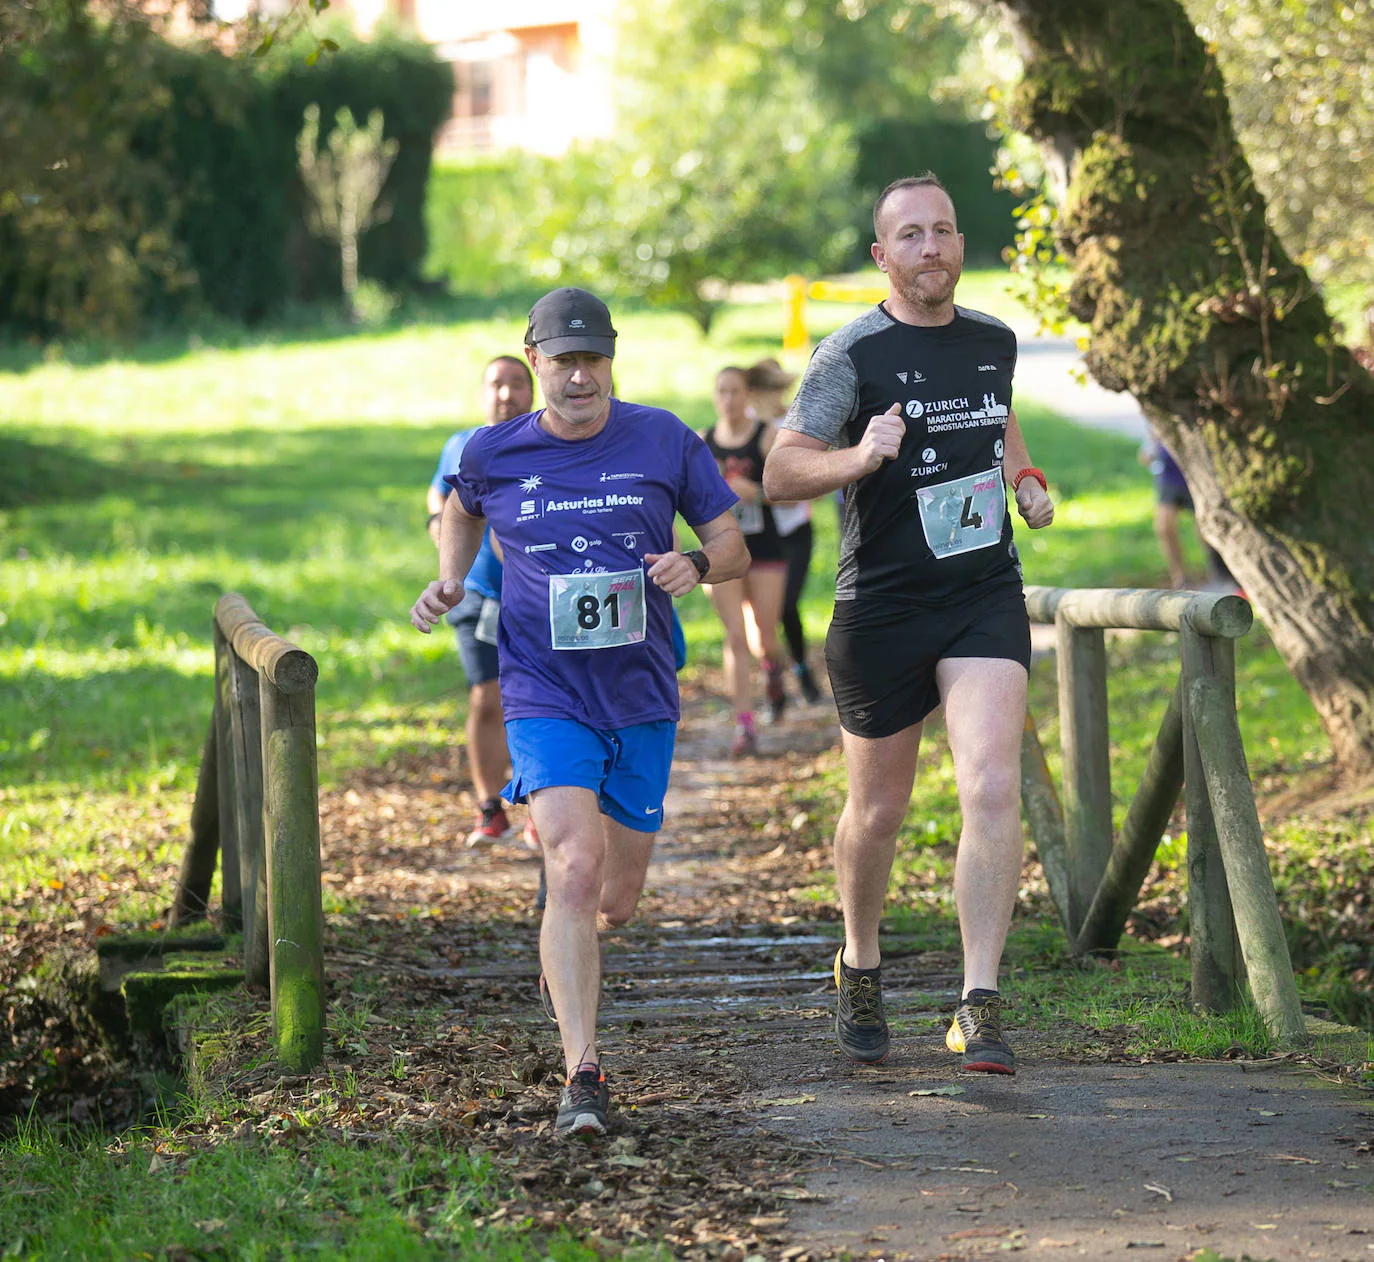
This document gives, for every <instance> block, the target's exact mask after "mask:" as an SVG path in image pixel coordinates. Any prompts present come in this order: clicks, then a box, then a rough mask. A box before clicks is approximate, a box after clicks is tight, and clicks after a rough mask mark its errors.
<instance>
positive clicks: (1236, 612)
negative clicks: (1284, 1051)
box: [1021, 587, 1308, 1046]
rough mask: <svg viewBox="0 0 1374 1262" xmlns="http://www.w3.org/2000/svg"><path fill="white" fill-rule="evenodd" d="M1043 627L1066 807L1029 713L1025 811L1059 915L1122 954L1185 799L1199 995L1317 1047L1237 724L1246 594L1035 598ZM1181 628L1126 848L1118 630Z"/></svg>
mask: <svg viewBox="0 0 1374 1262" xmlns="http://www.w3.org/2000/svg"><path fill="white" fill-rule="evenodd" d="M1026 609H1027V611H1028V612H1029V613H1030V618H1031V621H1032V622H1037V623H1051V624H1053V625H1054V627H1055V629H1056V633H1057V637H1058V644H1057V663H1058V670H1059V737H1060V747H1061V751H1062V754H1063V773H1062V779H1063V790H1064V792H1063V803H1062V807H1061V803H1060V798H1059V794H1058V792H1057V791H1056V789H1055V786H1054V783H1053V781H1052V779H1051V777H1050V773H1049V769H1048V767H1047V765H1046V762H1045V755H1044V750H1043V749H1042V747H1041V744H1040V739H1039V735H1038V733H1037V731H1036V727H1035V722H1034V719H1033V718H1032V717H1031V715H1030V714H1029V712H1028V713H1027V716H1026V729H1025V734H1024V738H1023V741H1022V749H1021V799H1022V806H1023V809H1024V811H1025V815H1026V819H1027V823H1028V825H1029V827H1030V830H1031V835H1032V837H1033V838H1034V839H1035V843H1036V848H1037V850H1038V851H1039V854H1040V860H1041V864H1042V866H1043V868H1044V871H1045V879H1046V881H1047V882H1048V884H1049V887H1050V895H1051V898H1052V899H1053V901H1054V905H1055V908H1056V910H1057V911H1058V913H1059V918H1060V920H1061V921H1062V922H1063V924H1064V928H1065V930H1066V931H1067V933H1068V935H1069V941H1070V942H1071V943H1073V944H1074V951H1075V952H1076V953H1078V954H1084V955H1086V954H1089V953H1092V952H1100V951H1107V950H1111V949H1113V948H1114V947H1115V946H1116V944H1117V943H1118V941H1119V940H1120V938H1121V934H1122V932H1123V931H1124V929H1125V925H1126V918H1127V917H1128V916H1129V915H1130V912H1131V909H1132V908H1133V907H1134V906H1135V903H1136V900H1137V899H1138V897H1139V895H1140V888H1141V885H1142V884H1143V882H1144V880H1145V877H1146V875H1147V873H1148V872H1149V869H1150V865H1151V863H1152V862H1153V860H1154V854H1155V850H1156V849H1157V848H1158V846H1159V842H1160V839H1161V837H1162V836H1163V834H1164V830H1165V828H1166V827H1167V826H1168V823H1169V818H1170V816H1171V815H1172V814H1173V810H1174V807H1175V806H1176V805H1177V803H1178V799H1179V794H1180V792H1182V794H1183V800H1184V806H1185V810H1186V813H1187V827H1188V851H1187V867H1188V920H1189V959H1190V964H1191V969H1192V997H1193V1002H1194V1003H1195V1004H1196V1005H1198V1006H1199V1007H1202V1008H1206V1009H1209V1010H1211V1011H1215V1012H1221V1011H1226V1010H1227V1009H1229V1008H1232V1007H1233V1006H1235V1004H1236V1002H1237V1001H1238V999H1239V997H1240V993H1241V986H1242V983H1243V982H1244V980H1245V978H1246V977H1247V976H1248V979H1249V983H1250V991H1251V994H1252V996H1253V998H1254V1001H1255V1006H1256V1008H1257V1009H1258V1010H1259V1012H1260V1014H1261V1015H1262V1017H1263V1018H1264V1021H1265V1024H1266V1026H1267V1027H1268V1029H1269V1031H1270V1033H1271V1034H1272V1035H1273V1036H1274V1037H1275V1039H1276V1040H1277V1041H1278V1042H1279V1043H1280V1044H1282V1045H1285V1046H1296V1045H1300V1044H1303V1043H1306V1042H1307V1041H1308V1035H1307V1030H1306V1026H1305V1022H1304V1019H1303V1014H1302V1007H1301V1005H1300V1003H1299V1000H1298V992H1297V985H1296V983H1295V982H1294V980H1293V966H1292V963H1291V961H1290V959H1289V956H1288V946H1287V941H1286V939H1285V937H1284V932H1283V922H1282V920H1281V918H1280V915H1279V907H1278V898H1277V897H1276V895H1275V893H1274V884H1273V880H1272V878H1271V876H1270V872H1269V861H1268V856H1267V854H1266V853H1265V849H1264V837H1263V833H1262V831H1261V829H1260V822H1259V815H1258V813H1257V811H1256V809H1255V799H1254V792H1253V789H1252V787H1251V784H1250V773H1249V770H1248V768H1247V766H1246V762H1245V751H1244V748H1243V747H1242V744H1241V736H1240V728H1239V726H1238V724H1237V722H1236V704H1235V641H1236V640H1237V639H1238V638H1239V637H1240V636H1243V635H1244V634H1245V633H1246V632H1247V631H1248V630H1249V629H1250V625H1251V622H1252V620H1253V614H1252V613H1251V610H1250V606H1249V604H1248V603H1247V602H1246V601H1245V600H1243V599H1242V598H1240V597H1239V596H1232V595H1209V594H1205V593H1199V592H1173V591H1137V590H1128V589H1110V588H1109V589H1100V590H1091V589H1070V588H1060V587H1028V588H1027V589H1026ZM1107 627H1122V628H1127V627H1130V628H1136V629H1139V630H1143V631H1175V632H1177V633H1178V638H1179V648H1180V659H1181V660H1180V672H1179V679H1178V683H1177V684H1176V685H1175V687H1174V689H1173V692H1172V694H1171V695H1170V697H1169V699H1168V703H1167V706H1166V708H1165V712H1164V717H1163V719H1162V721H1161V723H1160V726H1159V733H1158V735H1157V736H1156V737H1155V743H1154V747H1153V748H1152V749H1151V751H1150V755H1149V759H1148V760H1147V762H1146V766H1145V771H1144V774H1143V775H1142V776H1141V779H1140V784H1139V785H1138V787H1137V788H1136V792H1135V796H1134V797H1133V798H1132V800H1131V804H1130V806H1129V808H1128V809H1127V811H1126V815H1125V818H1124V820H1123V822H1122V826H1121V831H1120V834H1119V835H1118V836H1116V837H1115V838H1114V837H1113V830H1112V793H1111V766H1110V761H1109V750H1110V743H1109V731H1108V709H1107V658H1106V646H1105V640H1104V634H1103V633H1104V629H1105V628H1107Z"/></svg>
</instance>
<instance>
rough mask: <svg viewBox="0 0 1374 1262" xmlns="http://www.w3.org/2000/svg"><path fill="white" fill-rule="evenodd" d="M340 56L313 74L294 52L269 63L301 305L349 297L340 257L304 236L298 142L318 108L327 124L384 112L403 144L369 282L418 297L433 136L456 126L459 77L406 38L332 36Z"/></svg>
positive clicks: (371, 239) (295, 293)
mask: <svg viewBox="0 0 1374 1262" xmlns="http://www.w3.org/2000/svg"><path fill="white" fill-rule="evenodd" d="M332 38H334V39H335V41H336V42H337V43H338V44H339V49H338V51H337V52H333V53H330V54H328V55H327V56H323V57H321V58H319V60H317V61H316V62H315V63H314V64H313V65H307V64H306V61H305V58H304V57H303V56H300V55H299V54H298V53H297V52H295V51H293V50H290V49H288V50H282V51H281V53H280V54H277V53H274V54H273V55H272V56H271V57H268V58H266V59H264V62H265V64H264V65H263V70H262V74H263V77H264V82H265V83H266V84H267V85H268V87H269V99H270V102H271V112H272V117H273V119H274V120H275V122H276V125H277V127H278V128H279V129H280V146H281V147H280V148H279V149H277V150H274V153H273V159H274V160H275V162H276V163H277V164H278V168H277V178H278V179H280V180H281V181H282V183H283V184H284V186H285V187H286V188H287V190H288V193H287V196H288V205H289V208H290V213H289V215H288V219H287V223H288V235H287V239H286V257H287V262H288V274H289V277H290V289H291V294H290V296H291V297H292V298H296V299H302V300H307V301H308V300H311V299H315V298H322V297H328V298H334V297H338V296H339V295H340V294H341V293H342V289H341V286H340V282H339V259H338V250H337V248H336V247H335V246H333V245H331V244H330V243H329V242H326V241H319V240H317V239H315V238H314V237H312V236H311V235H310V234H309V233H308V232H307V230H306V227H305V214H304V205H305V202H304V198H305V190H304V188H303V187H302V186H301V182H300V177H299V176H298V175H297V173H296V150H295V140H296V135H297V133H298V132H299V131H300V129H301V124H302V121H303V118H304V114H305V107H306V106H307V105H310V104H312V103H314V104H317V105H319V107H320V117H321V118H333V117H334V115H335V114H336V113H337V112H338V111H339V110H340V109H341V108H343V107H344V106H347V107H348V108H349V109H350V110H352V111H353V116H354V117H355V118H360V119H362V118H366V117H367V116H368V115H369V114H370V113H371V112H372V111H373V110H381V111H382V115H383V117H384V118H385V120H386V135H387V137H388V138H394V139H395V140H397V141H398V142H399V143H400V149H399V151H398V152H397V155H396V160H395V162H394V163H392V166H391V174H390V175H389V176H388V177H387V182H386V185H385V187H384V189H383V191H382V201H383V202H385V203H387V204H389V205H390V207H391V215H390V217H389V218H388V219H387V220H386V222H384V223H379V224H377V225H376V226H375V227H373V228H371V229H369V231H368V232H366V233H365V234H364V235H363V238H362V240H361V242H360V243H359V262H360V268H361V271H362V274H363V275H364V276H366V277H369V278H370V279H372V280H375V281H379V282H380V283H381V284H383V285H385V286H386V287H387V288H389V289H407V288H413V287H414V286H415V285H416V284H417V283H418V282H419V280H420V270H421V265H422V264H423V262H424V259H425V255H426V252H427V240H426V233H425V192H426V186H427V184H428V182H429V173H430V163H431V159H432V155H433V149H434V135H435V132H437V131H438V129H439V127H440V126H441V125H442V123H443V122H444V120H445V119H446V118H448V115H449V110H450V109H451V106H452V101H453V70H452V68H451V67H450V66H449V65H448V63H447V62H441V61H439V60H438V59H437V58H436V57H435V55H434V50H433V48H431V47H430V46H429V45H428V44H422V43H420V42H418V41H417V40H414V39H410V38H407V37H405V36H404V35H402V34H400V33H398V32H394V31H391V32H387V31H383V32H380V33H379V34H378V35H377V36H376V37H375V38H374V39H372V40H369V41H367V42H363V41H361V40H357V39H352V38H350V37H349V36H348V35H347V34H346V33H344V32H342V31H337V30H336V31H333V32H332Z"/></svg>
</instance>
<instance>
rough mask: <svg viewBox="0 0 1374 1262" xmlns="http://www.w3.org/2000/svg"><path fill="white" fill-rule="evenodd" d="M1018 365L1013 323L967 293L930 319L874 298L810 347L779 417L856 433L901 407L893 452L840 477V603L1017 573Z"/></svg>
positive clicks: (957, 587)
mask: <svg viewBox="0 0 1374 1262" xmlns="http://www.w3.org/2000/svg"><path fill="white" fill-rule="evenodd" d="M1015 368H1016V335H1015V334H1014V333H1013V332H1012V331H1011V329H1009V328H1008V327H1007V326H1006V325H1005V324H1003V323H1002V322H1001V321H1000V320H998V319H996V318H994V317H993V316H989V315H984V314H983V313H982V312H978V311H970V310H967V309H966V308H964V307H955V309H954V319H953V321H952V322H951V323H949V324H943V325H937V326H935V327H924V326H918V325H912V324H903V323H901V322H900V321H898V320H894V319H893V318H892V317H891V316H890V315H888V313H887V312H886V311H885V310H884V309H883V308H882V307H881V306H879V307H874V308H873V309H872V310H871V311H869V312H867V313H865V314H864V315H862V316H860V317H859V318H858V319H857V320H854V321H851V322H850V323H849V324H847V325H845V326H844V327H843V328H841V329H838V330H836V331H835V332H834V333H832V334H831V335H830V336H829V337H827V338H826V339H825V340H824V341H823V342H821V344H820V345H819V346H817V347H816V351H815V354H814V355H813V356H812V357H811V363H810V365H809V366H808V367H807V370H806V373H805V375H804V376H803V377H802V381H801V385H800V386H799V387H798V390H797V393H796V397H795V398H794V399H793V401H792V406H791V408H789V409H788V413H787V416H786V417H785V418H784V419H783V420H782V421H781V422H780V425H781V426H782V428H784V429H791V430H796V431H797V432H798V433H801V434H807V435H809V436H810V437H812V438H818V439H820V440H821V441H822V442H826V443H829V444H830V445H831V446H832V447H854V446H857V445H858V443H859V441H860V439H861V438H862V437H863V432H864V429H865V428H866V427H867V425H868V422H869V419H870V418H872V417H874V416H878V415H881V414H882V413H883V412H886V411H887V410H888V408H890V407H891V406H892V405H893V404H894V403H900V404H901V406H902V415H903V419H904V420H905V421H906V434H905V436H904V437H903V439H902V445H901V447H900V449H899V451H898V455H897V458H896V459H895V460H886V461H884V462H883V464H882V465H881V466H880V467H879V468H878V469H875V470H874V471H873V472H872V473H870V474H868V475H867V476H866V477H863V478H861V479H859V480H858V481H857V482H851V483H850V484H849V485H848V486H846V487H845V488H844V513H843V530H842V537H841V540H840V565H839V573H838V575H837V577H836V581H835V601H836V606H835V613H836V616H837V617H857V618H862V619H864V620H867V619H868V618H869V617H870V616H871V617H873V618H874V619H875V620H877V621H887V620H888V619H890V618H893V617H897V616H900V615H901V614H902V613H903V612H904V611H909V610H911V609H913V608H914V609H928V608H931V607H938V606H942V605H947V604H951V603H955V602H958V601H960V600H961V599H964V598H965V597H967V596H969V595H972V594H973V589H975V588H976V589H977V594H978V595H982V594H984V593H985V592H987V591H989V590H990V589H992V588H994V587H998V586H1006V587H1010V588H1019V587H1020V584H1021V567H1020V563H1019V562H1018V560H1017V556H1016V546H1015V544H1013V543H1012V537H1011V513H1010V511H1009V510H1010V507H1011V503H1012V501H1011V500H1010V497H1009V496H1008V495H1007V493H1006V489H1005V486H1004V483H1003V480H1002V449H1003V443H1004V441H1005V437H1006V430H1007V415H1008V411H1009V409H1010V407H1011V381H1012V373H1013V371H1014V370H1015ZM843 602H854V604H853V605H851V606H849V607H848V608H846V606H845V604H844V603H843Z"/></svg>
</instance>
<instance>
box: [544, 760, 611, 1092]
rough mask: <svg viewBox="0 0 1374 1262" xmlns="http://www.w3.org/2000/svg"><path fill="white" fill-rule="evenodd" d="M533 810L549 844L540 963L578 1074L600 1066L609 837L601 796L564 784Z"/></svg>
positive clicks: (570, 1068) (569, 1061)
mask: <svg viewBox="0 0 1374 1262" xmlns="http://www.w3.org/2000/svg"><path fill="white" fill-rule="evenodd" d="M530 813H531V814H532V815H533V816H534V823H535V827H536V828H538V830H539V839H540V841H541V843H542V844H543V847H544V871H545V875H546V879H547V881H548V904H547V906H546V907H545V908H544V919H543V923H542V924H541V926H540V929H539V962H540V966H541V967H542V968H543V971H544V982H545V985H547V986H548V988H549V995H550V997H551V998H552V1000H553V1005H554V1011H555V1012H557V1013H558V1034H559V1038H560V1039H561V1040H562V1043H563V1059H564V1061H565V1063H566V1065H567V1073H568V1076H569V1077H571V1076H572V1074H573V1073H574V1072H575V1071H576V1069H577V1067H578V1066H579V1065H581V1064H597V1063H599V1056H598V1053H597V1047H596V1012H597V1006H598V1003H599V1001H600V997H601V945H600V943H599V942H598V940H597V935H596V930H597V912H598V909H599V907H600V904H601V892H602V883H603V880H604V877H605V871H606V836H605V832H604V829H603V826H602V815H601V811H600V808H599V807H598V805H597V798H596V794H595V793H593V792H592V791H591V790H590V789H583V788H578V787H575V786H559V787H556V788H549V789H539V790H538V791H537V792H534V793H531V794H530Z"/></svg>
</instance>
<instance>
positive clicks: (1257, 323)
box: [998, 0, 1374, 779]
mask: <svg viewBox="0 0 1374 1262" xmlns="http://www.w3.org/2000/svg"><path fill="white" fill-rule="evenodd" d="M998 7H999V8H1000V9H1001V10H1002V12H1003V13H1004V14H1005V15H1006V16H1007V17H1008V18H1009V19H1010V22H1011V25H1012V29H1013V31H1014V33H1015V36H1016V39H1017V42H1018V45H1019V47H1020V51H1021V54H1022V57H1023V59H1024V63H1025V74H1024V77H1023V80H1022V82H1021V84H1020V86H1019V87H1018V89H1017V93H1016V96H1015V98H1014V100H1013V104H1012V121H1013V124H1014V125H1015V126H1016V127H1017V128H1018V129H1019V130H1021V131H1024V132H1025V133H1027V134H1028V135H1030V136H1031V137H1033V138H1034V139H1035V140H1036V141H1038V142H1039V144H1040V146H1041V148H1042V150H1043V152H1044V153H1045V154H1046V156H1047V158H1048V159H1049V162H1050V166H1051V169H1052V170H1053V171H1054V172H1055V173H1056V175H1057V177H1058V178H1059V179H1060V180H1061V181H1062V190H1061V191H1062V194H1063V197H1062V204H1061V214H1060V218H1059V222H1058V227H1057V232H1058V234H1059V238H1060V245H1061V248H1062V249H1063V250H1064V252H1065V254H1066V255H1067V256H1068V258H1069V259H1070V263H1071V268H1072V280H1071V284H1070V290H1069V296H1068V300H1069V309H1070V311H1071V313H1072V314H1073V315H1074V316H1076V317H1077V318H1078V319H1080V320H1082V321H1084V322H1085V323H1086V324H1087V325H1089V327H1090V329H1091V337H1090V345H1089V349H1088V352H1087V356H1086V359H1087V367H1088V371H1089V373H1090V374H1091V375H1092V376H1093V378H1094V379H1096V380H1097V381H1098V382H1100V383H1101V384H1102V385H1104V386H1106V387H1107V388H1108V389H1111V390H1129V391H1130V392H1131V394H1133V395H1134V396H1135V397H1136V398H1137V399H1138V400H1139V401H1140V403H1141V405H1142V407H1143V408H1144V410H1145V412H1146V415H1147V416H1148V417H1149V418H1150V421H1151V423H1152V425H1153V426H1154V428H1155V430H1156V432H1157V433H1158V434H1159V435H1160V437H1161V438H1162V439H1163V440H1164V441H1165V442H1166V444H1167V445H1168V446H1169V448H1170V450H1171V451H1173V452H1174V454H1175V456H1176V457H1177V459H1178V461H1179V464H1180V465H1181V466H1182V468H1183V471H1184V473H1185V475H1186V476H1187V478H1188V483H1189V486H1190V487H1191V489H1192V492H1193V499H1194V502H1195V504H1196V508H1197V514H1198V519H1199V523H1200V525H1201V526H1202V529H1203V531H1204V533H1205V534H1206V536H1207V538H1208V539H1209V540H1211V541H1212V542H1213V543H1214V545H1215V546H1216V547H1217V549H1218V550H1219V551H1220V552H1221V554H1222V556H1223V557H1224V558H1225V560H1226V563H1227V565H1228V566H1229V567H1230V568H1231V572H1232V573H1233V574H1234V575H1235V576H1236V578H1237V579H1238V581H1239V582H1240V583H1241V585H1242V586H1243V587H1244V589H1245V591H1246V594H1247V595H1248V596H1249V597H1250V599H1251V601H1252V602H1253V604H1254V606H1255V611H1256V613H1257V614H1258V615H1259V616H1260V618H1261V619H1262V620H1263V621H1264V623H1265V625H1266V627H1267V628H1268V629H1269V632H1270V634H1271V635H1272V636H1273V639H1274V642H1275V644H1276V645H1277V647H1278V649H1279V652H1280V653H1281V654H1282V655H1283V658H1284V660H1285V661H1286V662H1287V664H1288V666H1289V668H1290V669H1291V670H1292V672H1293V674H1294V676H1295V677H1296V679H1297V680H1298V682H1299V683H1300V684H1301V685H1302V687H1303V688H1304V690H1305V691H1306V692H1307V694H1308V696H1309V697H1311V699H1312V701H1313V703H1314V705H1315V706H1316V709H1317V712H1318V713H1319V715H1320V716H1321V719H1322V722H1323V724H1324V725H1325V727H1326V730H1327V733H1328V734H1329V736H1330V739H1331V746H1332V749H1333V751H1334V753H1335V755H1336V758H1337V760H1338V761H1339V763H1340V764H1341V766H1342V767H1343V768H1344V769H1345V770H1346V771H1347V772H1348V773H1350V774H1351V775H1353V776H1355V777H1358V778H1361V779H1366V778H1369V777H1370V776H1371V775H1374V381H1372V380H1371V378H1370V375H1369V374H1368V373H1367V372H1366V371H1365V370H1364V369H1363V368H1361V367H1360V366H1359V364H1358V363H1357V362H1356V361H1355V360H1354V359H1353V357H1352V356H1351V354H1350V352H1349V350H1348V349H1347V348H1345V347H1343V346H1341V345H1339V344H1337V342H1336V338H1335V334H1334V333H1333V329H1332V325H1331V321H1330V319H1329V317H1328V316H1327V313H1326V310H1325V308H1324V306H1323V304H1322V301H1321V299H1320V297H1319V296H1318V295H1317V294H1316V293H1315V292H1314V289H1313V286H1312V284H1311V283H1310V281H1309V280H1308V278H1307V276H1306V274H1305V272H1304V271H1303V269H1302V268H1301V267H1300V266H1298V265H1297V264H1296V263H1295V262H1294V261H1293V260H1292V259H1291V258H1290V257H1289V256H1288V254H1287V252H1286V251H1285V250H1284V249H1283V247H1282V245H1281V244H1280V243H1279V242H1278V240H1277V239H1276V238H1275V237H1274V235H1273V234H1272V232H1270V231H1269V229H1268V228H1267V226H1266V223H1265V204H1264V199H1263V197H1262V196H1261V195H1260V193H1259V192H1258V190H1257V189H1256V188H1255V185H1254V181H1253V179H1252V178H1251V173H1250V168H1249V166H1248V164H1247V162H1246V160H1245V157H1244V155H1243V154H1242V152H1241V149H1240V146H1239V144H1238V142H1237V140H1236V134H1235V130H1234V128H1233V127H1232V123H1231V117H1230V112H1229V109H1228V106H1227V100H1226V93H1225V86H1224V84H1223V82H1222V79H1221V75H1220V72H1219V71H1218V69H1217V66H1216V64H1215V62H1214V61H1213V60H1212V58H1211V57H1210V56H1209V54H1208V51H1207V49H1206V48H1205V46H1204V45H1203V42H1202V40H1201V39H1200V38H1199V37H1198V35H1197V34H1196V32H1195V31H1194V29H1193V27H1192V24H1191V23H1190V22H1189V20H1188V17H1187V15H1186V13H1185V12H1184V10H1183V8H1182V6H1181V5H1180V4H1179V3H1177V0H1113V2H1112V3H1111V4H1083V3H1082V2H1081V0H1000V3H999V6H998ZM1241 703H1242V706H1243V705H1244V703H1245V699H1244V698H1241Z"/></svg>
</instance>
